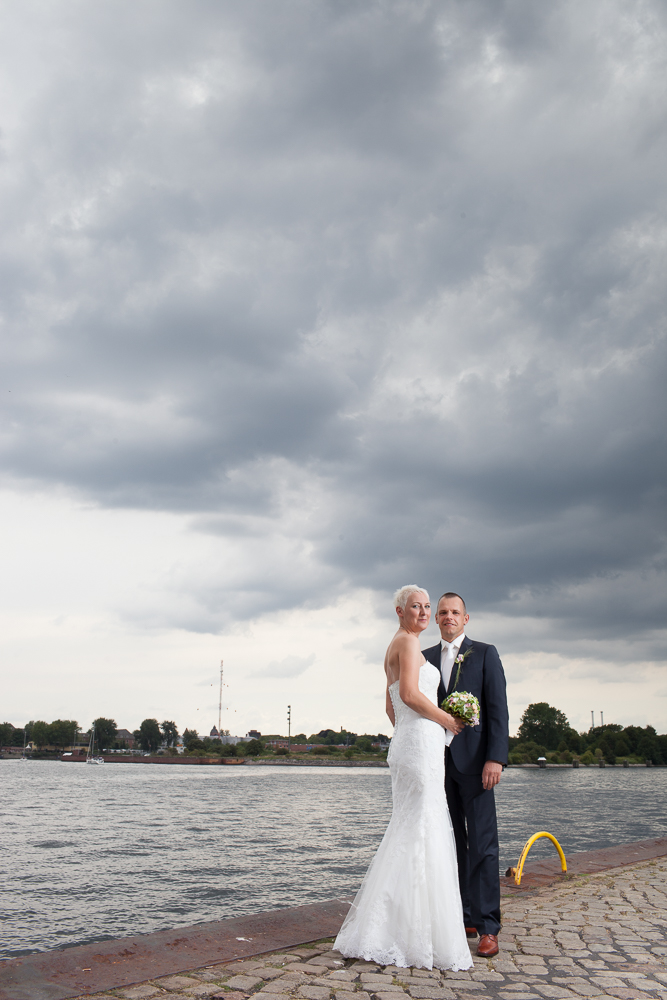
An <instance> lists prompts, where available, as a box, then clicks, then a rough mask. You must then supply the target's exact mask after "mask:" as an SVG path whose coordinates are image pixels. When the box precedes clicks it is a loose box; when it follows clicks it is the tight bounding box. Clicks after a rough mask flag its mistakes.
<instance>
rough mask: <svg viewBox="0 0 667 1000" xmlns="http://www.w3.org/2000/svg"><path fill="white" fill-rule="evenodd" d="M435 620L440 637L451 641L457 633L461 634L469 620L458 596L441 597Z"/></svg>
mask: <svg viewBox="0 0 667 1000" xmlns="http://www.w3.org/2000/svg"><path fill="white" fill-rule="evenodd" d="M435 620H436V622H437V623H438V628H439V629H440V635H441V636H442V638H443V639H446V640H447V642H451V641H452V639H456V637H457V635H461V632H463V630H464V628H465V627H466V625H467V624H468V622H469V621H470V615H467V614H466V609H465V608H464V606H463V601H462V600H461V599H460V597H442V598H441V599H440V603H439V604H438V610H437V611H436V614H435Z"/></svg>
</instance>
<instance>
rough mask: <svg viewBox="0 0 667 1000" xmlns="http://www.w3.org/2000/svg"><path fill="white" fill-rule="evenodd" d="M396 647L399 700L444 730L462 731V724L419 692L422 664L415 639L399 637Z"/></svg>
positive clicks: (407, 636)
mask: <svg viewBox="0 0 667 1000" xmlns="http://www.w3.org/2000/svg"><path fill="white" fill-rule="evenodd" d="M396 643H397V646H398V661H399V664H400V677H399V681H398V690H399V694H400V696H401V700H402V701H403V702H405V704H406V705H408V706H409V708H411V709H412V711H413V712H417V713H418V714H419V715H423V716H424V718H425V719H430V720H431V721H432V722H437V723H438V725H439V726H442V727H443V728H444V729H449V731H450V732H452V733H454V734H456V733H460V732H461V730H462V729H463V723H462V722H461V721H460V720H459V719H455V718H454V716H453V715H450V714H449V712H443V711H442V709H441V708H438V707H437V705H434V704H433V702H432V701H430V699H429V698H427V697H426V695H425V694H422V692H421V691H420V690H419V671H420V669H421V665H422V663H423V662H424V657H423V656H422V651H421V649H420V648H419V642H418V640H417V639H416V637H414V636H411V635H406V636H400V637H399V638H398V639H397V640H396Z"/></svg>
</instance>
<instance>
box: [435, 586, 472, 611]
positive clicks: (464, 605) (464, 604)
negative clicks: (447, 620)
mask: <svg viewBox="0 0 667 1000" xmlns="http://www.w3.org/2000/svg"><path fill="white" fill-rule="evenodd" d="M443 597H458V599H459V601H460V602H461V604H462V605H463V610H464V611H467V610H468V609H467V608H466V602H465V601H464V600H463V598H462V597H461V595H460V594H455V593H454V591H453V590H448V591H447V593H446V594H443V595H442V597H441V598H439V600H438V605H437V606H438V607H440V601H441V600H442V598H443Z"/></svg>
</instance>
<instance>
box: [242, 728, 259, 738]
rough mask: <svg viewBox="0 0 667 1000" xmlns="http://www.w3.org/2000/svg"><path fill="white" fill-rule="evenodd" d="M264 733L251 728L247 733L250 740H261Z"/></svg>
mask: <svg viewBox="0 0 667 1000" xmlns="http://www.w3.org/2000/svg"><path fill="white" fill-rule="evenodd" d="M261 738H262V734H261V733H258V732H257V730H256V729H251V730H250V732H249V733H246V739H248V740H261Z"/></svg>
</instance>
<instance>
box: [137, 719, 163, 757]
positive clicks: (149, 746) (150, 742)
mask: <svg viewBox="0 0 667 1000" xmlns="http://www.w3.org/2000/svg"><path fill="white" fill-rule="evenodd" d="M139 742H140V744H141V749H142V750H150V752H151V753H154V752H155V751H156V750H157V748H158V747H159V746H160V743H161V742H162V733H161V732H160V724H159V723H158V721H157V719H144V721H143V722H142V723H141V725H140V726H139Z"/></svg>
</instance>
